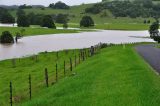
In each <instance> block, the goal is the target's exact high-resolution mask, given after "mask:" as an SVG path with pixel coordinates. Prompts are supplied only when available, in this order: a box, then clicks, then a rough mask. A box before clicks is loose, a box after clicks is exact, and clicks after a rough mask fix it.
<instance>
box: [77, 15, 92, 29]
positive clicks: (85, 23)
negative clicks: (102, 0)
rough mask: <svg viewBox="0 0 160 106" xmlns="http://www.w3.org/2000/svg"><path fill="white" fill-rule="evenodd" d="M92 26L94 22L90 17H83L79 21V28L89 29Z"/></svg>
mask: <svg viewBox="0 0 160 106" xmlns="http://www.w3.org/2000/svg"><path fill="white" fill-rule="evenodd" d="M90 26H94V21H93V19H92V18H91V17H90V16H83V17H82V20H81V21H80V27H90Z"/></svg>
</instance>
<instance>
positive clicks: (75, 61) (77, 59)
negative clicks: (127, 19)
mask: <svg viewBox="0 0 160 106" xmlns="http://www.w3.org/2000/svg"><path fill="white" fill-rule="evenodd" d="M127 44H135V43H127ZM118 45H123V46H124V45H126V44H102V43H99V44H98V45H95V46H91V48H87V49H80V50H79V53H78V55H74V56H72V57H70V58H69V63H67V62H66V61H65V60H64V62H63V77H65V76H66V75H67V73H71V74H73V73H72V72H73V66H74V67H77V65H79V64H81V63H82V62H83V61H85V60H86V59H88V58H89V57H92V56H94V55H95V54H96V53H99V52H100V50H101V48H106V47H110V46H118ZM123 48H124V47H123ZM65 51H66V53H68V50H65ZM45 53H46V54H47V52H45ZM56 58H57V59H58V58H60V56H59V52H56ZM31 59H32V60H35V61H36V62H37V61H38V56H37V55H35V56H32V57H31ZM19 61H20V59H19ZM12 65H13V67H16V60H15V59H13V60H12ZM67 65H69V67H67ZM67 70H70V71H67ZM55 71H56V73H55V79H56V82H55V83H58V80H59V78H60V77H59V72H58V63H56V64H55ZM44 80H45V86H46V87H49V86H50V85H53V84H54V83H53V84H50V83H49V75H48V69H47V68H44ZM9 87H10V98H9V99H10V106H12V105H13V102H14V101H13V88H14V86H13V85H12V82H10V84H9ZM32 87H33V85H32V75H31V74H29V77H28V97H29V100H32Z"/></svg>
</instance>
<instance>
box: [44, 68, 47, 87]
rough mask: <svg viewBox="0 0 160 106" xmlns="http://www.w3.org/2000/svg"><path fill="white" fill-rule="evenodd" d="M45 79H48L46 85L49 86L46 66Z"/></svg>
mask: <svg viewBox="0 0 160 106" xmlns="http://www.w3.org/2000/svg"><path fill="white" fill-rule="evenodd" d="M45 79H46V86H47V87H48V70H47V68H45Z"/></svg>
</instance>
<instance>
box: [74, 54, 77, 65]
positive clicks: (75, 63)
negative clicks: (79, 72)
mask: <svg viewBox="0 0 160 106" xmlns="http://www.w3.org/2000/svg"><path fill="white" fill-rule="evenodd" d="M74 59H75V60H74V62H75V63H74V65H75V67H76V66H77V56H76V55H75V57H74Z"/></svg>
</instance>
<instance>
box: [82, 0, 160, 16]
mask: <svg viewBox="0 0 160 106" xmlns="http://www.w3.org/2000/svg"><path fill="white" fill-rule="evenodd" d="M105 9H108V10H110V11H111V12H112V14H113V15H114V16H115V17H131V18H136V17H143V18H146V17H158V18H159V17H160V4H154V3H153V1H152V0H133V1H129V0H125V1H117V0H116V1H106V2H101V3H97V4H95V5H93V6H92V7H90V8H86V9H85V12H86V13H92V14H98V13H100V12H102V11H103V10H105Z"/></svg>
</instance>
